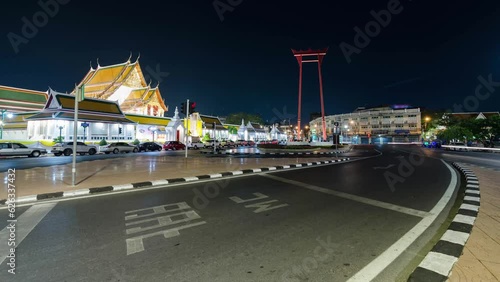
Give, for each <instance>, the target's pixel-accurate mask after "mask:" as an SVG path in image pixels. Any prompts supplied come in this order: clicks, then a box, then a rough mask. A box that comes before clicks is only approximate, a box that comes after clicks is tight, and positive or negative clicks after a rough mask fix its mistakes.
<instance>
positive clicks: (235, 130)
mask: <svg viewBox="0 0 500 282" xmlns="http://www.w3.org/2000/svg"><path fill="white" fill-rule="evenodd" d="M227 130H228V131H229V134H238V128H237V127H236V126H228V127H227Z"/></svg>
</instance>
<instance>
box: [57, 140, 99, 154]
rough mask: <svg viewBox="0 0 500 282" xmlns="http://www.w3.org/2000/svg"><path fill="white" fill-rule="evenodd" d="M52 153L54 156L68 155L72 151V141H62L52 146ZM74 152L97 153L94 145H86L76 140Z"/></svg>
mask: <svg viewBox="0 0 500 282" xmlns="http://www.w3.org/2000/svg"><path fill="white" fill-rule="evenodd" d="M51 151H52V153H54V156H60V155H62V154H64V155H65V156H69V155H71V154H72V153H73V142H64V143H57V144H55V145H54V147H52V150H51ZM76 152H77V153H78V154H80V155H82V156H83V155H85V154H89V155H94V154H95V153H97V147H96V146H94V145H87V144H85V143H83V142H76Z"/></svg>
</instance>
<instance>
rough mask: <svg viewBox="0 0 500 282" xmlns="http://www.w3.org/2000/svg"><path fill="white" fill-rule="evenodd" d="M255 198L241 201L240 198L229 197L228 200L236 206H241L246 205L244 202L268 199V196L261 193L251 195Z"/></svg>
mask: <svg viewBox="0 0 500 282" xmlns="http://www.w3.org/2000/svg"><path fill="white" fill-rule="evenodd" d="M253 194H254V195H255V196H256V197H255V198H251V199H245V200H243V199H242V198H240V197H236V196H234V197H229V199H230V200H231V201H233V202H235V203H237V204H241V203H246V202H251V201H257V200H262V199H266V198H268V196H266V195H264V194H262V193H253Z"/></svg>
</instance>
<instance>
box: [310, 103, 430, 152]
mask: <svg viewBox="0 0 500 282" xmlns="http://www.w3.org/2000/svg"><path fill="white" fill-rule="evenodd" d="M325 121H326V130H327V136H329V138H332V137H333V134H334V129H335V123H336V122H338V124H339V125H338V130H339V131H340V135H341V136H342V139H343V140H344V141H345V142H352V143H357V144H361V143H387V142H417V141H419V140H420V136H421V133H422V124H421V114H420V108H413V107H410V106H408V105H393V106H384V107H376V108H358V109H356V110H355V111H354V112H352V113H348V114H338V115H330V116H326V117H325ZM309 126H310V128H311V131H312V133H313V134H312V135H313V136H312V137H313V139H318V138H321V136H322V126H321V118H318V119H315V120H312V121H311V122H310V124H309Z"/></svg>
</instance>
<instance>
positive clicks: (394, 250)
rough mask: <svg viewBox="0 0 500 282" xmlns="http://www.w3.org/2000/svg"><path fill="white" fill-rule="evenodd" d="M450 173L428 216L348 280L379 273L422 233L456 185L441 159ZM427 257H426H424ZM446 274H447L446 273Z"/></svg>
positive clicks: (365, 277) (361, 279)
mask: <svg viewBox="0 0 500 282" xmlns="http://www.w3.org/2000/svg"><path fill="white" fill-rule="evenodd" d="M441 161H442V162H443V163H444V164H445V165H446V167H447V168H448V170H449V171H450V174H451V181H450V184H449V185H448V188H447V189H446V191H445V193H444V194H443V196H442V197H441V199H440V200H439V202H438V203H437V204H436V205H435V206H434V207H433V208H432V210H431V211H430V212H429V216H427V217H424V218H423V219H422V220H421V221H420V222H419V223H417V225H415V226H414V227H413V228H412V229H411V230H410V231H408V232H406V234H405V235H403V237H401V238H400V239H399V240H398V241H397V242H396V243H394V244H392V246H390V247H389V248H388V249H387V250H385V251H384V252H383V253H382V254H380V255H379V256H378V257H377V258H376V259H375V260H373V261H372V262H370V263H369V264H368V265H366V266H365V267H364V268H363V269H361V270H360V271H359V272H358V273H356V274H355V275H354V276H353V277H351V279H349V280H348V282H352V281H371V280H373V279H374V278H375V277H377V275H379V274H380V273H381V272H382V271H383V270H384V269H385V268H386V267H387V266H389V265H390V264H391V263H392V262H393V261H395V260H396V259H397V258H398V257H399V256H400V255H401V254H402V253H403V252H405V251H406V250H407V249H408V247H409V246H410V245H411V244H413V242H415V240H417V238H418V237H420V235H422V233H424V231H425V230H427V228H429V227H430V226H431V225H432V223H433V222H434V220H436V218H437V217H438V216H439V214H440V213H441V212H442V211H443V209H444V208H445V207H446V204H447V203H448V202H449V201H450V199H451V198H452V196H453V192H454V191H455V188H456V187H457V179H458V178H457V175H456V174H455V171H454V170H453V168H452V167H451V166H450V165H448V164H447V163H446V162H445V161H443V160H441ZM426 259H427V257H426ZM446 275H448V274H446Z"/></svg>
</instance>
